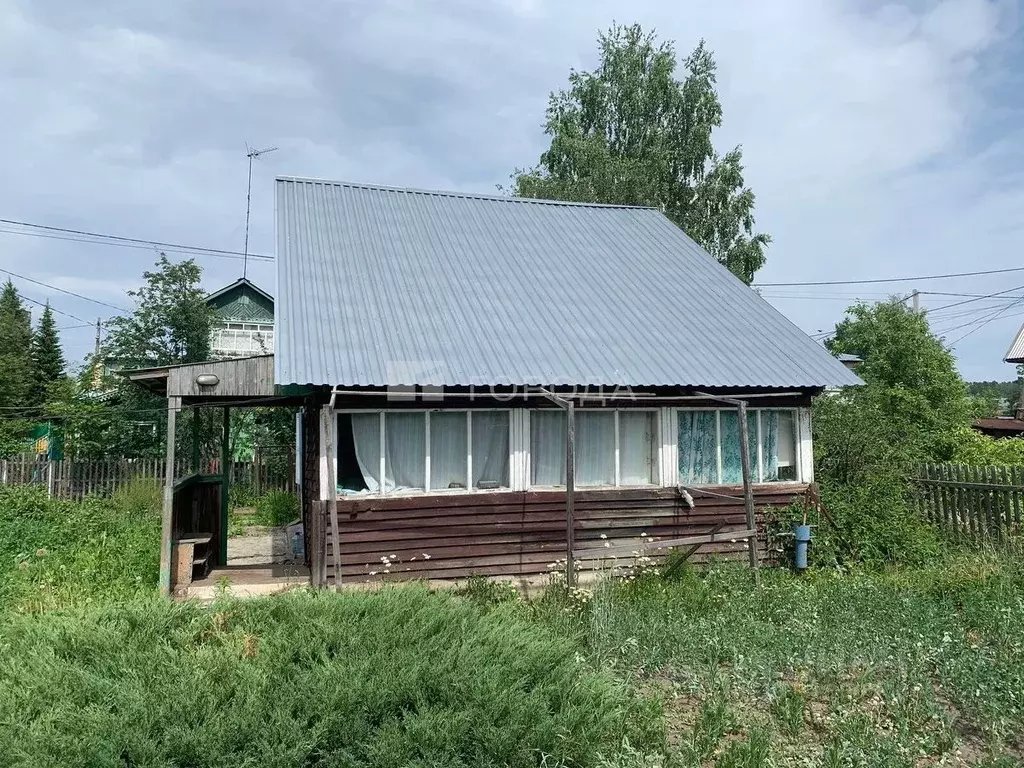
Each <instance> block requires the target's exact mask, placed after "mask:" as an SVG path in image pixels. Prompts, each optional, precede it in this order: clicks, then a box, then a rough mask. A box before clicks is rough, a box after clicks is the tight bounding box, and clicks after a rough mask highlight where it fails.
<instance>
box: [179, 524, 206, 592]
mask: <svg viewBox="0 0 1024 768" xmlns="http://www.w3.org/2000/svg"><path fill="white" fill-rule="evenodd" d="M212 542H213V535H212V534H209V533H190V534H187V535H186V536H183V537H181V538H178V539H175V540H174V543H173V546H172V548H171V573H172V575H173V577H174V586H176V587H187V586H188V585H189V584H191V583H192V582H193V581H194V580H197V579H202V578H204V577H205V576H206V574H207V573H209V572H210V565H211V563H210V558H211V556H212V555H213V552H212V548H211V546H210V544H211V543H212Z"/></svg>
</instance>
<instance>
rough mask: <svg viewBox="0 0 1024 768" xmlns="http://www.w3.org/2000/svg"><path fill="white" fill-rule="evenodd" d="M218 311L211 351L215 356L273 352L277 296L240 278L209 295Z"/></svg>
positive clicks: (208, 301)
mask: <svg viewBox="0 0 1024 768" xmlns="http://www.w3.org/2000/svg"><path fill="white" fill-rule="evenodd" d="M206 302H207V303H208V304H210V305H211V306H212V307H213V308H214V311H215V312H216V319H215V321H214V327H213V333H212V336H211V338H210V353H211V355H212V356H213V357H214V358H215V359H220V358H229V357H248V356H250V355H265V354H272V353H273V351H274V297H273V296H271V295H270V294H269V293H267V292H266V291H264V290H262V289H261V288H259V287H258V286H257V285H256V284H255V283H253V282H252V281H251V280H248V279H246V278H244V277H242V278H239V279H238V280H236V281H235V282H233V283H231V285H227V286H225V287H223V288H221V289H220V290H219V291H214V292H213V293H211V294H210V295H209V296H207V298H206Z"/></svg>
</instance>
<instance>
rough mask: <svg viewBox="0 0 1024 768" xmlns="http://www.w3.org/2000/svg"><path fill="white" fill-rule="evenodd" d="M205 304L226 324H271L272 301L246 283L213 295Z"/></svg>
mask: <svg viewBox="0 0 1024 768" xmlns="http://www.w3.org/2000/svg"><path fill="white" fill-rule="evenodd" d="M207 302H208V303H209V304H210V306H212V307H213V309H214V311H215V312H216V313H217V319H218V320H221V321H222V322H227V323H273V322H274V300H273V299H271V298H270V297H268V296H267V295H266V294H265V293H263V292H262V291H260V290H258V289H255V288H253V286H251V285H248V284H247V283H239V284H237V285H234V286H231V287H229V288H227V289H225V290H223V291H218V292H217V293H215V294H213V295H212V296H211V297H210V298H209V299H207Z"/></svg>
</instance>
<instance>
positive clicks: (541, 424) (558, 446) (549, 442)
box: [530, 410, 565, 485]
mask: <svg viewBox="0 0 1024 768" xmlns="http://www.w3.org/2000/svg"><path fill="white" fill-rule="evenodd" d="M530 464H531V468H532V474H533V478H532V480H531V484H532V485H565V413H564V412H562V411H561V410H558V411H555V410H551V411H533V412H531V413H530Z"/></svg>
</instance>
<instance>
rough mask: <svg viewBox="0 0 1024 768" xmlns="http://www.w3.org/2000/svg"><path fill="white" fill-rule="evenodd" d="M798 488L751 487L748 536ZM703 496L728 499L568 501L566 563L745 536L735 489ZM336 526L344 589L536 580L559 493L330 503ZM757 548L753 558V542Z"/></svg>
mask: <svg viewBox="0 0 1024 768" xmlns="http://www.w3.org/2000/svg"><path fill="white" fill-rule="evenodd" d="M806 488H807V486H806V485H805V484H802V483H786V484H777V485H764V486H759V487H757V488H756V490H755V504H756V506H757V509H758V529H759V530H763V525H762V524H761V517H762V513H763V511H764V509H765V508H767V507H779V506H785V505H787V504H789V503H790V502H791V501H792V500H793V498H794V497H796V496H800V495H802V494H803V493H804V492H805V491H806ZM708 490H710V491H714V492H715V493H720V494H726V495H729V496H734V497H736V498H735V499H721V498H716V497H712V496H709V495H701V494H700V493H699V492H695V493H693V497H694V502H695V507H694V509H690V508H689V506H688V505H687V504H686V502H685V501H684V500H683V498H682V496H681V495H680V493H679V492H678V491H677V490H676V489H675V488H651V489H618V490H601V491H597V490H591V491H580V492H578V493H577V495H576V505H575V507H576V526H575V532H576V546H577V551H576V559H577V560H582V561H583V568H597V567H609V566H610V565H613V564H616V563H620V562H622V561H627V562H628V561H629V560H630V558H628V557H626V558H623V557H622V556H621V555H620V557H619V558H618V559H617V560H612V559H611V558H607V557H606V556H605V555H604V554H603V550H604V548H605V543H606V542H607V543H608V544H609V545H610V546H614V547H619V546H622V545H631V544H634V543H635V544H637V545H639V544H640V542H641V535H646V536H647V537H654V538H655V539H660V540H668V539H675V538H681V537H684V536H695V535H700V534H704V533H708V532H710V531H711V529H712V528H713V527H714V526H715V525H717V524H718V523H719V522H724V523H725V528H724V529H723V532H727V531H729V530H734V531H739V530H743V529H744V528H746V516H745V513H744V507H743V502H742V499H741V497H742V488H738V487H734V486H722V487H716V488H709V489H708ZM313 506H314V507H315V512H319V515H316V517H318V518H319V519H318V520H314V525H313V530H314V531H316V534H315V535H314V536H311V539H313V541H311V546H312V547H314V548H315V549H317V550H318V551H320V552H324V553H325V554H326V558H327V559H326V564H327V567H326V569H325V570H326V574H323V571H321V574H323V576H321V578H323V577H324V576H326V577H327V578H328V579H333V574H334V568H333V565H334V560H333V550H332V547H331V543H330V536H329V535H328V534H327V531H328V530H329V525H328V522H327V512H326V509H327V504H326V502H314V503H313ZM315 512H314V515H315ZM338 518H339V527H340V541H341V552H342V578H343V579H352V580H354V581H373V580H380V579H382V578H383V579H387V580H399V579H405V578H429V579H446V578H448V579H451V578H464V577H467V576H471V575H475V574H480V575H486V576H536V575H539V574H544V573H547V572H548V571H549V570H550V567H549V566H550V565H551V563H553V562H554V561H556V560H559V559H561V558H564V557H565V525H566V524H565V494H564V493H563V492H559V491H525V492H523V491H509V492H500V493H493V494H463V495H446V496H444V495H436V496H419V497H406V498H392V499H386V498H385V499H381V498H360V499H340V500H339V501H338ZM602 534H603V535H604V536H605V537H606V538H602ZM759 539H760V540H761V541H760V548H759V551H760V553H761V555H762V558H763V557H764V555H765V551H764V550H765V547H764V544H765V542H764V536H763V533H762V534H759ZM746 546H747V545H746V544H745V543H744V542H743V541H740V540H737V541H724V542H721V543H715V544H708V545H705V546H703V547H701V549H700V550H699V552H698V554H697V555H696V556H695V557H694V560H697V561H700V560H706V559H708V558H709V557H711V556H712V555H719V556H725V557H742V556H744V555H745V553H746V551H747V549H746ZM651 554H652V556H654V557H656V558H657V557H660V556H662V555H661V554H659V553H657V552H654V553H651ZM428 555H429V558H428V557H427V556H428ZM383 557H389V558H393V560H392V564H391V565H390V567H389V566H386V565H385V564H384V563H382V561H381V558H383ZM314 559H315V558H314ZM385 570H390V573H389V574H385V573H384V571H385ZM373 572H375V573H373ZM316 579H317V575H316V573H315V572H314V580H316Z"/></svg>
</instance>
